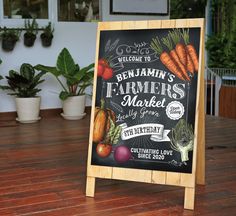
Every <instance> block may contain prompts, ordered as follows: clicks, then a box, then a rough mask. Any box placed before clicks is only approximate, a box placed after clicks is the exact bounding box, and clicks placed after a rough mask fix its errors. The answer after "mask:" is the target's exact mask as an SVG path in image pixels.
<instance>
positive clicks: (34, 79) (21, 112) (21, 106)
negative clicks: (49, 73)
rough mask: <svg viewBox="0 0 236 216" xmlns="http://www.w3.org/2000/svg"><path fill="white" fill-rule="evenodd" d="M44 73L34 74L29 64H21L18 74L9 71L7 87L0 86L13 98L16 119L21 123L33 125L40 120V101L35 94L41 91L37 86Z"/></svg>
mask: <svg viewBox="0 0 236 216" xmlns="http://www.w3.org/2000/svg"><path fill="white" fill-rule="evenodd" d="M43 75H44V72H40V73H38V74H36V73H35V69H34V67H33V66H32V65H30V64H26V63H24V64H22V65H21V67H20V72H17V71H14V70H10V71H9V75H8V76H6V77H5V78H6V79H7V83H8V85H0V89H2V90H6V91H8V92H9V93H8V94H9V95H14V96H15V102H16V111H17V116H18V117H17V118H16V120H17V121H19V122H21V123H33V122H36V121H38V120H39V119H40V117H39V110H40V101H41V98H40V97H39V96H37V93H38V92H40V91H41V89H39V88H37V86H38V84H40V83H42V82H43V81H44V80H43V79H41V77H42V76H43Z"/></svg>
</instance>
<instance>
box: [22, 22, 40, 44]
mask: <svg viewBox="0 0 236 216" xmlns="http://www.w3.org/2000/svg"><path fill="white" fill-rule="evenodd" d="M25 30H26V32H25V34H24V44H25V46H27V47H32V46H33V45H34V42H35V39H36V35H37V34H38V23H37V22H36V19H33V20H32V22H30V20H25Z"/></svg>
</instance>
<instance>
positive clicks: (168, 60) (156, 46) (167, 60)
mask: <svg viewBox="0 0 236 216" xmlns="http://www.w3.org/2000/svg"><path fill="white" fill-rule="evenodd" d="M150 47H151V48H152V49H153V50H154V52H155V53H156V54H157V55H159V56H160V60H161V62H162V63H163V64H164V65H165V66H166V67H167V68H168V69H169V70H170V71H171V72H172V73H173V74H174V75H176V76H177V77H178V78H180V79H181V80H185V77H184V76H183V73H182V71H181V69H180V68H179V66H178V65H177V64H176V63H175V61H174V60H173V58H172V57H171V56H170V55H169V54H168V53H167V52H166V51H164V50H163V47H162V45H161V42H160V40H159V38H158V37H156V38H153V39H152V42H151V44H150Z"/></svg>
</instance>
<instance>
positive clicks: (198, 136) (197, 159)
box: [86, 19, 205, 210]
mask: <svg viewBox="0 0 236 216" xmlns="http://www.w3.org/2000/svg"><path fill="white" fill-rule="evenodd" d="M188 27H189V28H194V27H198V28H200V49H199V72H198V84H197V98H196V114H195V127H194V135H195V136H194V149H193V164H192V173H190V174H188V173H178V172H166V171H153V170H144V169H133V168H119V167H109V166H97V165H91V158H92V139H93V122H94V112H95V97H96V83H97V75H96V74H97V71H96V70H97V66H98V56H99V41H100V31H103V30H135V29H166V28H188ZM95 62H96V63H95V76H94V87H93V101H92V113H91V124H90V137H89V149H88V161H87V182H86V196H89V197H94V193H95V180H96V178H105V179H117V180H127V181H135V182H145V183H151V184H162V185H174V186H181V187H184V188H185V197H184V208H185V209H191V210H193V209H194V198H195V186H196V183H197V184H205V112H204V98H205V97H204V91H205V90H204V19H179V20H155V21H154V20H152V21H125V22H101V23H99V24H98V30H97V45H96V60H95Z"/></svg>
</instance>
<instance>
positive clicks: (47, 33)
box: [40, 22, 54, 47]
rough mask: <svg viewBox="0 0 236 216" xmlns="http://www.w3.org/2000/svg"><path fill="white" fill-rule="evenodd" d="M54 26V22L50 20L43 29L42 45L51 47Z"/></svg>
mask: <svg viewBox="0 0 236 216" xmlns="http://www.w3.org/2000/svg"><path fill="white" fill-rule="evenodd" d="M53 32H54V28H53V27H52V23H51V22H49V23H48V25H47V26H46V27H44V29H43V33H42V34H41V35H40V38H41V42H42V46H44V47H50V46H51V44H52V39H53Z"/></svg>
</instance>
